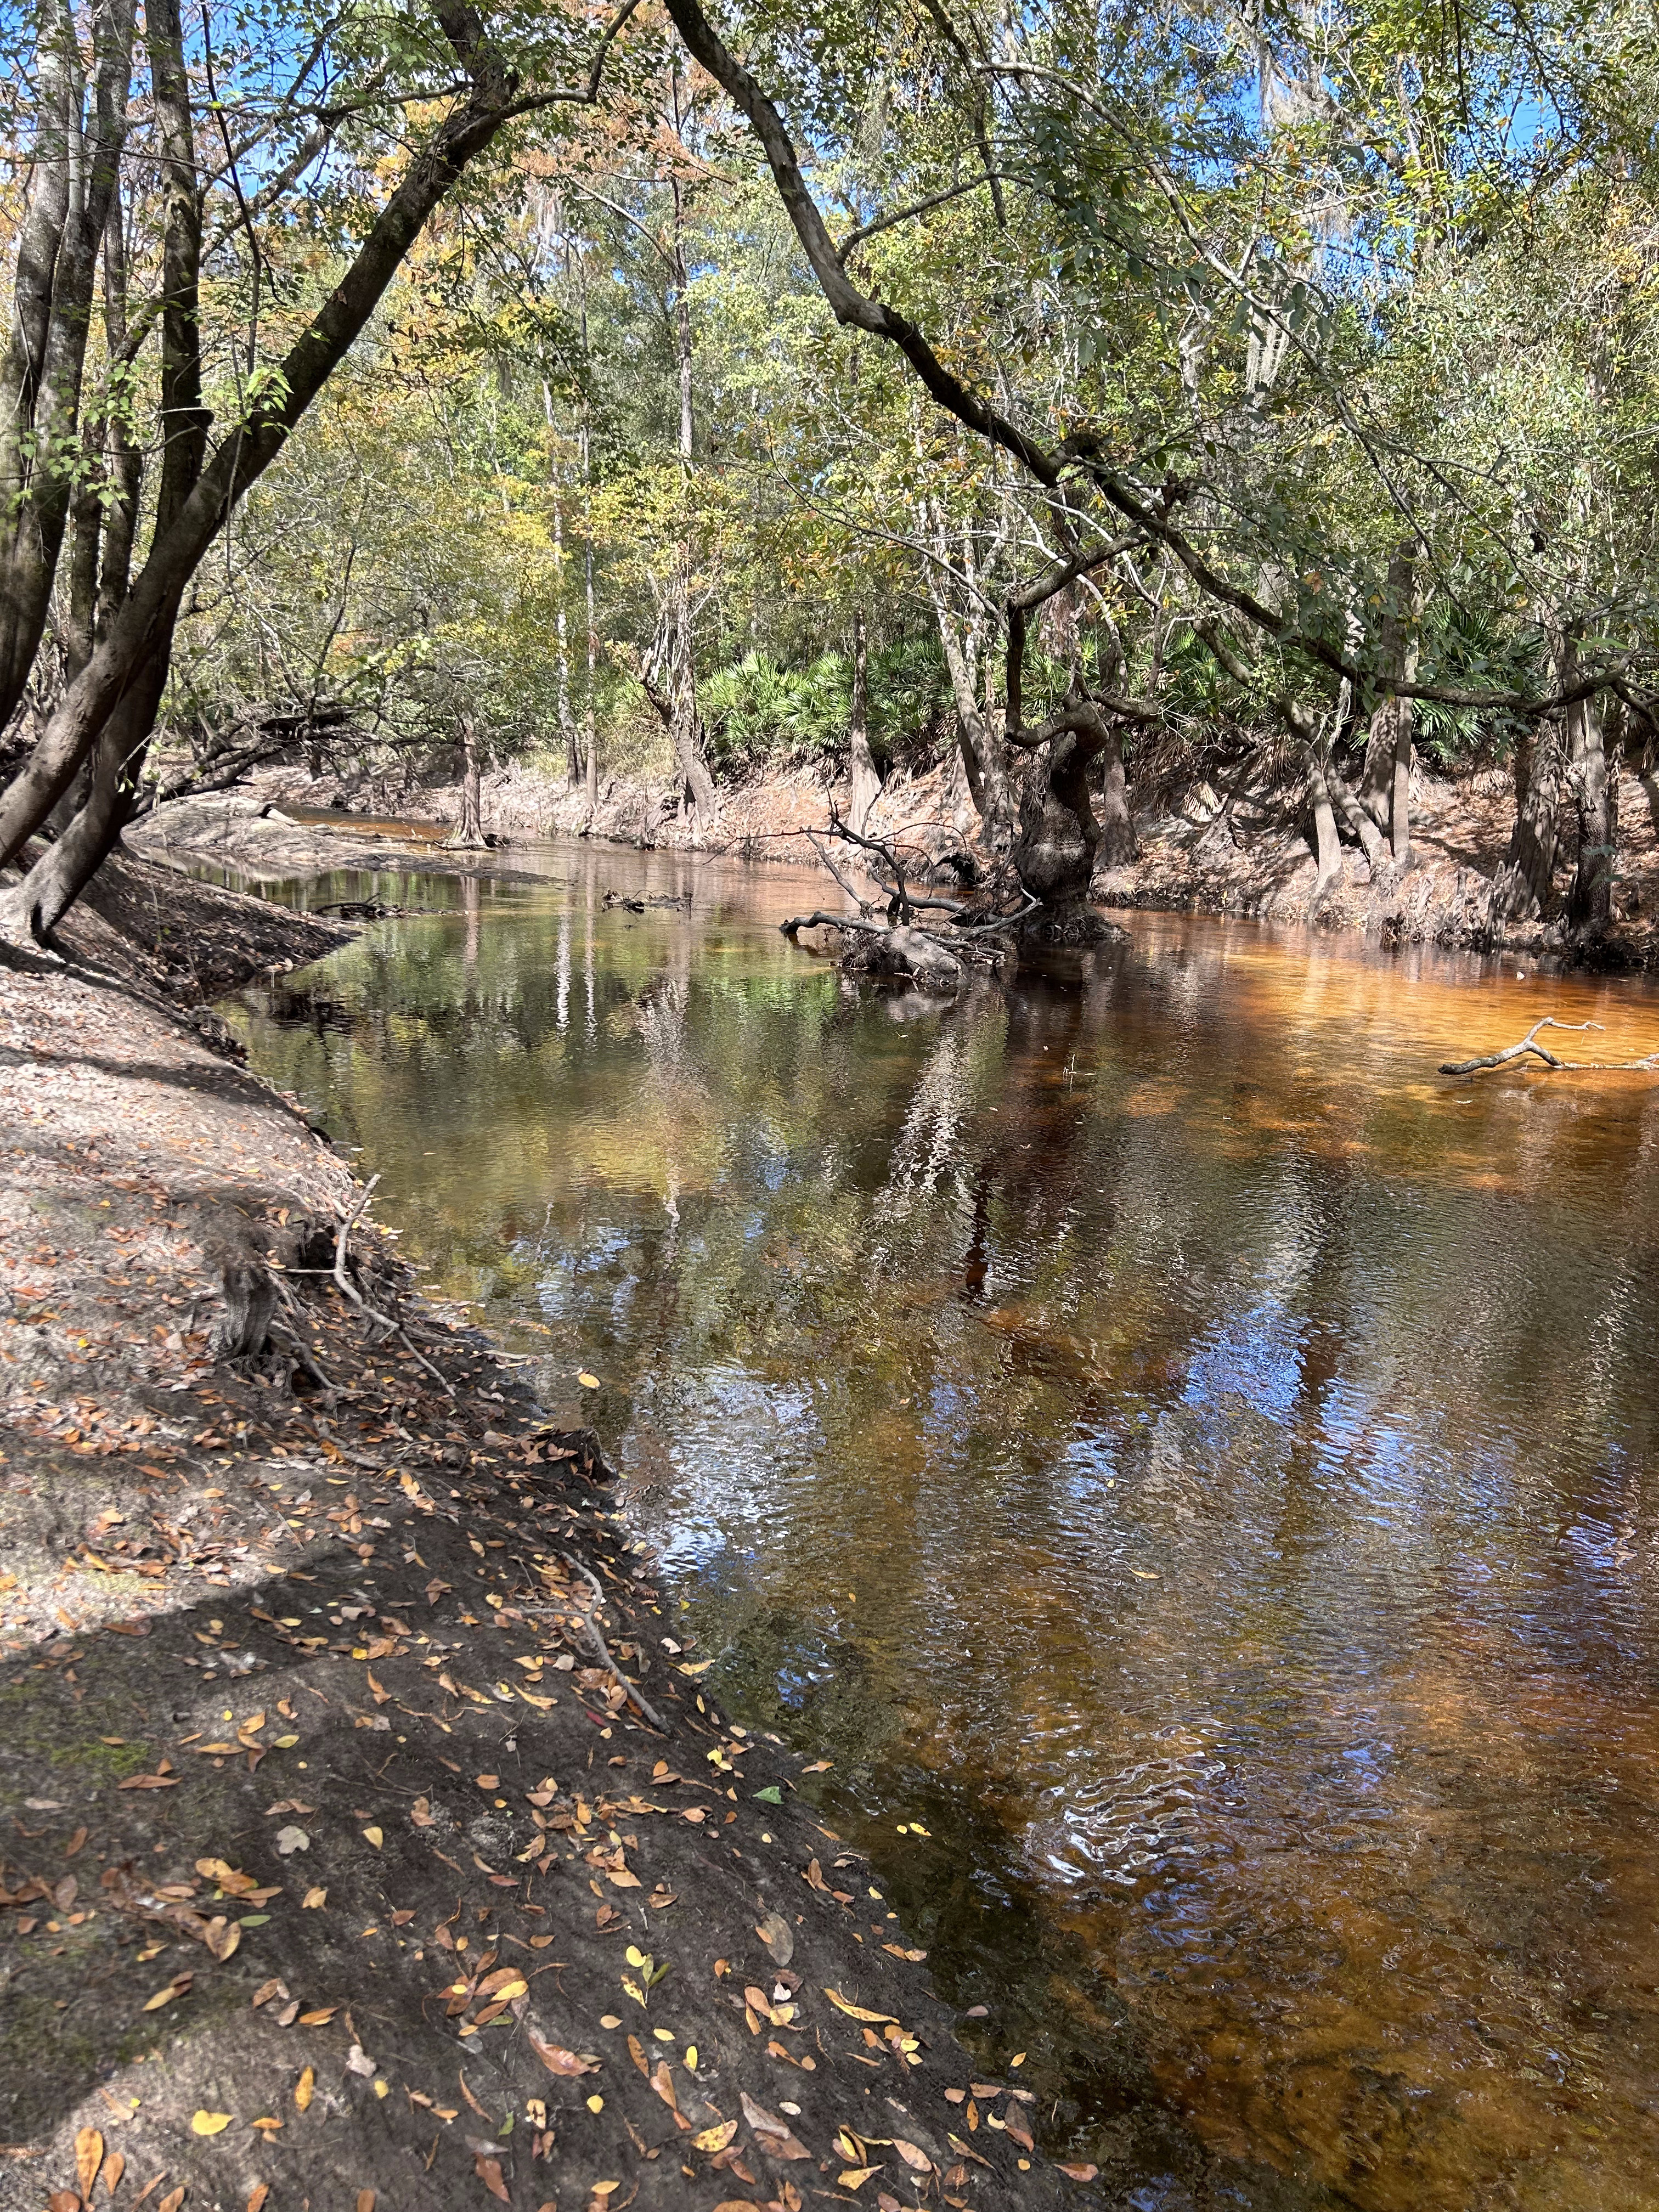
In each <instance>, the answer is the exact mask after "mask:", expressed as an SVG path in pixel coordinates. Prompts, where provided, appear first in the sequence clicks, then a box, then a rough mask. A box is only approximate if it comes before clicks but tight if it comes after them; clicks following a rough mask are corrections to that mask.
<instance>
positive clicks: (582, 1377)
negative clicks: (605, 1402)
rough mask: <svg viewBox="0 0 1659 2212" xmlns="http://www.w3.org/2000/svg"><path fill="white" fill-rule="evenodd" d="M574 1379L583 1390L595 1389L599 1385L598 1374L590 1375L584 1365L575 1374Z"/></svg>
mask: <svg viewBox="0 0 1659 2212" xmlns="http://www.w3.org/2000/svg"><path fill="white" fill-rule="evenodd" d="M576 1380H577V1381H578V1382H579V1383H580V1384H581V1386H582V1388H583V1389H584V1390H597V1389H599V1376H597V1375H590V1374H589V1373H588V1371H587V1370H586V1368H585V1367H584V1368H583V1369H582V1370H581V1372H580V1374H579V1375H578V1376H577V1377H576Z"/></svg>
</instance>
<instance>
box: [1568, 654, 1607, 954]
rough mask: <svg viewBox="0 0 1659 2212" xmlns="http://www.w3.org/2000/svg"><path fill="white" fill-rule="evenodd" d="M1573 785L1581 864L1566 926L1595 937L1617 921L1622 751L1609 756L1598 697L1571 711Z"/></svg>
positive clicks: (1574, 873) (1570, 738) (1574, 877)
mask: <svg viewBox="0 0 1659 2212" xmlns="http://www.w3.org/2000/svg"><path fill="white" fill-rule="evenodd" d="M1567 729H1568V732H1569V740H1568V742H1569V749H1570V751H1571V787H1572V796H1573V803H1574V805H1575V806H1576V808H1577V814H1578V865H1577V868H1576V869H1575V870H1574V872H1573V878H1572V889H1571V891H1569V893H1568V894H1567V921H1568V923H1569V925H1570V926H1571V928H1572V929H1573V930H1574V931H1575V932H1576V933H1579V934H1581V935H1586V936H1595V935H1599V934H1600V933H1602V932H1604V931H1605V930H1606V929H1607V927H1608V925H1609V923H1610V922H1611V921H1612V920H1613V876H1614V873H1615V871H1616V869H1617V866H1618V859H1619V770H1618V758H1617V755H1618V749H1617V747H1616V746H1615V747H1614V748H1613V756H1614V757H1613V760H1612V761H1611V762H1609V760H1608V757H1607V750H1608V749H1607V732H1606V728H1605V726H1604V722H1603V718H1602V706H1601V698H1600V696H1596V695H1594V694H1593V695H1592V696H1590V697H1589V698H1588V699H1580V700H1577V701H1576V702H1574V704H1573V705H1572V706H1571V707H1570V708H1568V709H1567Z"/></svg>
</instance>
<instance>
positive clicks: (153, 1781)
mask: <svg viewBox="0 0 1659 2212" xmlns="http://www.w3.org/2000/svg"><path fill="white" fill-rule="evenodd" d="M115 1786H116V1788H117V1789H118V1790H176V1789H177V1788H178V1787H179V1776H178V1775H176V1774H130V1775H128V1777H127V1778H126V1780H125V1782H118V1783H117V1784H116V1785H115ZM173 2194H174V2196H176V2197H178V2199H179V2203H181V2204H182V2203H184V2200H185V2192H184V2191H183V2190H182V2189H179V2190H176V2191H174V2192H173ZM162 2203H164V2204H171V2203H173V2197H164V2198H163V2199H162Z"/></svg>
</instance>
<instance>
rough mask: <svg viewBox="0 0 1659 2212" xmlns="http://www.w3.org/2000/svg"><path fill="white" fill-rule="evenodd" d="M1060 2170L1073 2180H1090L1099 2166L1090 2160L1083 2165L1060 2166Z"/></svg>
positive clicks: (1098, 2169) (1098, 2170)
mask: <svg viewBox="0 0 1659 2212" xmlns="http://www.w3.org/2000/svg"><path fill="white" fill-rule="evenodd" d="M1060 2172H1062V2173H1065V2174H1069V2175H1070V2177H1071V2178H1072V2179H1073V2181H1092V2180H1093V2179H1094V2178H1095V2176H1096V2175H1097V2173H1098V2172H1100V2168H1099V2167H1098V2166H1096V2165H1094V2164H1093V2163H1092V2162H1091V2163H1088V2164H1085V2165H1083V2166H1061V2167H1060Z"/></svg>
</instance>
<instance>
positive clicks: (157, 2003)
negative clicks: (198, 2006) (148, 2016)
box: [144, 1974, 194, 2012]
mask: <svg viewBox="0 0 1659 2212" xmlns="http://www.w3.org/2000/svg"><path fill="white" fill-rule="evenodd" d="M193 1978H194V1977H193V1976H191V1975H190V1974H179V1975H177V1976H175V1978H173V1980H172V1981H170V1982H169V1983H168V1984H167V1987H166V1989H164V1990H156V1992H155V1996H153V1997H146V1998H145V2000H144V2010H145V2011H146V2012H160V2010H161V2007H162V2006H163V2005H165V2004H171V2003H172V2002H173V1999H174V1998H175V1997H182V1996H188V1995H189V1993H190V1985H191V1981H192V1979H193Z"/></svg>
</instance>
